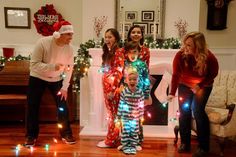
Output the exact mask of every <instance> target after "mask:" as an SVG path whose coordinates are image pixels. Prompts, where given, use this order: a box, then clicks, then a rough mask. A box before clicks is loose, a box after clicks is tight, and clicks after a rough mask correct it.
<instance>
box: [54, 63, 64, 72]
mask: <svg viewBox="0 0 236 157" xmlns="http://www.w3.org/2000/svg"><path fill="white" fill-rule="evenodd" d="M64 68H65V66H64V65H63V64H60V63H57V64H55V71H62V70H64Z"/></svg>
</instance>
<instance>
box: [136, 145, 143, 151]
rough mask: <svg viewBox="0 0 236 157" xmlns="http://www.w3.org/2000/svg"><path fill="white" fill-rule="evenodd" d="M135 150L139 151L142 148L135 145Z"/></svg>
mask: <svg viewBox="0 0 236 157" xmlns="http://www.w3.org/2000/svg"><path fill="white" fill-rule="evenodd" d="M135 148H136V150H137V151H141V150H142V149H143V148H142V147H141V146H135Z"/></svg>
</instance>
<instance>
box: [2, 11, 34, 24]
mask: <svg viewBox="0 0 236 157" xmlns="http://www.w3.org/2000/svg"><path fill="white" fill-rule="evenodd" d="M4 15H5V27H6V28H26V29H27V28H28V29H29V28H30V9H29V8H14V7H4Z"/></svg>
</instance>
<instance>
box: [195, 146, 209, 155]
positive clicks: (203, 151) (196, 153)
mask: <svg viewBox="0 0 236 157" xmlns="http://www.w3.org/2000/svg"><path fill="white" fill-rule="evenodd" d="M207 155H208V152H207V151H205V150H203V149H202V148H198V149H197V150H196V152H194V153H193V156H192V157H205V156H207Z"/></svg>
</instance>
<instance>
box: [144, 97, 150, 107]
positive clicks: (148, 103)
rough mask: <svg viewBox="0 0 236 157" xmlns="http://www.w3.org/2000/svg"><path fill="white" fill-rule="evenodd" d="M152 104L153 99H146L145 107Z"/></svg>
mask: <svg viewBox="0 0 236 157" xmlns="http://www.w3.org/2000/svg"><path fill="white" fill-rule="evenodd" d="M151 104H152V98H151V97H150V96H149V98H148V99H144V106H147V105H151Z"/></svg>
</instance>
